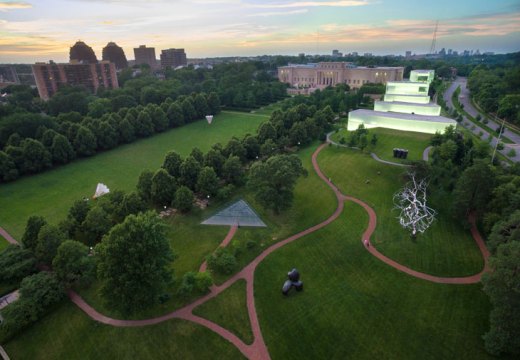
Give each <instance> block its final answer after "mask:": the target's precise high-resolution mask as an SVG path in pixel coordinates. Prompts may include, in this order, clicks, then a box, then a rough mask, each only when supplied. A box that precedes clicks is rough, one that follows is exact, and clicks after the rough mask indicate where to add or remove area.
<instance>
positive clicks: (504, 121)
mask: <svg viewBox="0 0 520 360" xmlns="http://www.w3.org/2000/svg"><path fill="white" fill-rule="evenodd" d="M497 119H498V116H497V114H496V113H495V121H496V120H497ZM497 123H498V121H497ZM505 123H506V118H505V117H504V119H502V126H500V131H499V132H498V138H497V143H496V144H495V149H494V150H493V156H492V157H491V164H493V161H495V154H496V152H497V147H498V143H499V142H500V138H501V137H502V133H503V132H504V126H505ZM489 135H491V134H489Z"/></svg>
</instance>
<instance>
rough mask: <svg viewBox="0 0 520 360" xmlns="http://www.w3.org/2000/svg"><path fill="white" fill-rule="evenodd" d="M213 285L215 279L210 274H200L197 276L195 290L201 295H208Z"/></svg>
mask: <svg viewBox="0 0 520 360" xmlns="http://www.w3.org/2000/svg"><path fill="white" fill-rule="evenodd" d="M211 285H213V279H212V278H211V275H210V274H209V273H208V272H206V271H205V272H199V273H196V274H195V288H196V289H197V291H199V292H201V293H206V292H208V291H209V288H210V287H211Z"/></svg>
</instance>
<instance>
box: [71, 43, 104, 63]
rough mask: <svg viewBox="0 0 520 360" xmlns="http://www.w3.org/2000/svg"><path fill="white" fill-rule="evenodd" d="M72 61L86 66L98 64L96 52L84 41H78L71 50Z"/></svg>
mask: <svg viewBox="0 0 520 360" xmlns="http://www.w3.org/2000/svg"><path fill="white" fill-rule="evenodd" d="M70 61H71V62H72V61H77V62H82V63H85V64H95V63H97V62H98V61H97V59H96V54H95V53H94V50H92V48H91V47H90V46H88V45H87V44H85V43H84V42H83V41H78V42H77V43H75V44H74V46H72V47H71V48H70Z"/></svg>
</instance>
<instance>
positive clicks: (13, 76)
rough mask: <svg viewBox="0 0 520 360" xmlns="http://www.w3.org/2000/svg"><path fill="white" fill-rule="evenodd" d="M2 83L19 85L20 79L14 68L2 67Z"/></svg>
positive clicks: (0, 81)
mask: <svg viewBox="0 0 520 360" xmlns="http://www.w3.org/2000/svg"><path fill="white" fill-rule="evenodd" d="M0 83H4V84H19V83H20V79H19V78H18V73H17V72H16V69H15V67H14V66H9V65H5V66H4V65H2V66H0Z"/></svg>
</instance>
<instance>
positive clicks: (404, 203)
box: [394, 173, 436, 237]
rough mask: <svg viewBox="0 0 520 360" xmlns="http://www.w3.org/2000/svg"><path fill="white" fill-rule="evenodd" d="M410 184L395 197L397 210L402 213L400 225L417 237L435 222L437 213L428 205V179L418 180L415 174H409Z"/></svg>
mask: <svg viewBox="0 0 520 360" xmlns="http://www.w3.org/2000/svg"><path fill="white" fill-rule="evenodd" d="M408 176H409V177H410V179H411V180H410V182H409V183H408V184H406V185H405V187H404V188H403V189H402V190H401V191H399V192H397V193H396V194H395V195H394V204H395V208H396V209H398V210H399V211H401V213H400V214H399V217H398V219H399V223H400V224H401V226H402V227H404V228H405V229H409V230H410V231H411V232H412V236H414V237H415V236H416V235H417V233H418V232H420V233H423V232H425V231H426V229H428V228H429V227H430V225H431V224H432V223H433V221H434V220H435V215H436V211H435V210H434V209H432V208H430V207H428V206H427V205H426V188H427V187H428V182H427V181H426V179H421V180H417V179H416V176H415V173H408Z"/></svg>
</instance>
